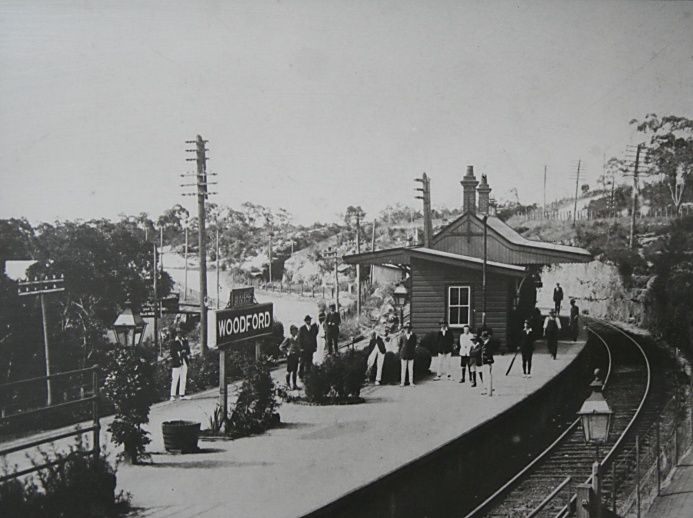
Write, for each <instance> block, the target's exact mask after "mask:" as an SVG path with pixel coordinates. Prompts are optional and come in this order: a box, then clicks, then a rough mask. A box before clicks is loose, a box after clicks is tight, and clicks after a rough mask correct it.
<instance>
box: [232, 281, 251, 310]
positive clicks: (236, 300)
mask: <svg viewBox="0 0 693 518" xmlns="http://www.w3.org/2000/svg"><path fill="white" fill-rule="evenodd" d="M250 304H255V288H253V287H252V286H251V287H248V288H236V289H233V290H231V293H230V294H229V303H228V304H227V305H226V308H227V309H229V308H238V307H241V306H248V305H250Z"/></svg>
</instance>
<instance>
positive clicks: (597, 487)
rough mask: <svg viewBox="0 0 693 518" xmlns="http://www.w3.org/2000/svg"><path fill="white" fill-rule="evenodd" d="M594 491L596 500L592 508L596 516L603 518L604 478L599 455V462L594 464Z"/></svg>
mask: <svg viewBox="0 0 693 518" xmlns="http://www.w3.org/2000/svg"><path fill="white" fill-rule="evenodd" d="M592 490H593V491H594V499H593V506H592V508H593V509H594V510H595V513H594V516H596V518H601V516H602V477H601V469H600V465H599V453H597V460H596V461H595V462H594V463H593V464H592Z"/></svg>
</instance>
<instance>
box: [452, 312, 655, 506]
mask: <svg viewBox="0 0 693 518" xmlns="http://www.w3.org/2000/svg"><path fill="white" fill-rule="evenodd" d="M589 319H591V320H594V321H595V322H598V323H602V324H604V325H607V326H609V327H610V328H613V329H615V330H616V331H618V332H619V333H621V334H622V335H624V336H626V337H627V338H628V339H629V340H630V341H631V342H633V343H634V344H635V345H636V346H637V348H638V349H639V351H640V353H641V355H642V357H643V359H644V363H645V367H646V373H647V381H646V384H645V389H644V392H643V397H642V398H641V400H640V403H639V404H638V407H637V409H636V410H635V413H634V414H633V416H632V418H631V419H630V421H629V423H628V425H627V426H626V428H625V429H624V431H623V432H622V434H621V435H620V436H619V438H618V439H617V441H616V442H615V443H614V445H613V446H612V447H611V448H610V449H609V451H608V453H607V454H606V455H605V456H604V457H603V459H602V461H601V462H600V466H601V467H603V466H604V465H605V464H606V463H607V462H609V461H611V459H612V458H613V456H614V455H615V452H616V450H617V449H618V448H620V446H621V444H622V443H623V441H625V438H626V436H627V435H628V432H629V431H630V430H631V428H632V427H633V426H634V424H635V422H636V420H637V419H638V417H639V416H640V413H641V410H642V408H643V406H644V404H645V402H646V400H647V398H648V396H649V394H650V386H651V376H652V371H651V366H650V363H649V359H648V358H647V354H646V353H645V351H644V349H643V348H642V346H640V344H638V343H637V342H636V341H635V340H634V339H633V338H632V337H631V336H629V335H628V334H627V333H625V332H624V331H623V330H621V329H620V328H618V327H617V326H614V325H613V324H610V323H609V322H606V321H603V320H602V319H598V318H595V317H589ZM588 330H589V332H591V333H592V334H593V335H594V336H595V337H596V338H597V339H598V340H599V341H600V342H601V343H602V344H603V346H604V349H605V351H606V353H607V356H608V360H607V361H608V368H607V374H606V376H605V379H604V387H607V386H608V382H609V381H610V379H611V375H612V370H613V369H612V367H613V359H612V354H611V350H610V348H609V345H608V344H607V343H606V341H605V340H604V338H603V337H602V336H601V335H600V334H599V333H598V332H597V331H596V330H594V329H592V328H589V327H588ZM579 422H580V420H579V419H576V420H575V421H573V422H572V423H571V424H570V425H569V426H568V428H567V429H566V430H565V431H564V432H563V433H562V434H561V435H560V436H559V437H558V438H557V439H556V440H555V441H554V442H553V443H552V444H551V445H549V446H548V447H547V448H546V449H545V450H544V451H543V452H542V453H540V454H539V455H538V456H537V457H536V458H535V459H534V460H533V461H532V462H530V463H529V464H528V465H527V466H525V468H523V469H522V470H521V471H520V472H518V473H517V474H516V475H515V476H514V477H513V478H512V479H510V480H509V481H508V482H507V483H505V484H504V485H503V486H502V487H501V488H500V489H498V490H497V491H496V492H495V493H494V494H493V495H491V496H490V497H489V498H487V499H486V500H485V501H484V502H482V503H481V504H480V505H478V506H477V507H476V508H475V509H474V510H472V511H471V512H470V513H468V514H467V515H466V516H465V518H476V517H477V516H480V513H481V512H483V511H486V510H488V509H489V508H490V507H491V506H492V505H493V504H494V502H496V501H497V500H499V499H500V498H501V495H503V494H505V493H506V492H507V491H508V490H509V489H510V488H511V487H512V486H514V485H515V484H517V483H518V482H519V481H520V480H521V479H523V478H525V477H526V476H527V475H528V474H529V472H530V471H532V470H533V469H534V468H535V467H536V466H537V465H538V464H539V463H541V462H542V461H543V460H546V458H547V457H548V456H550V455H551V454H552V453H553V451H554V450H555V449H556V448H557V447H558V446H559V445H560V444H562V443H563V442H565V440H566V439H567V438H568V437H569V436H570V434H571V433H574V432H575V430H576V428H577V427H578V425H579ZM591 481H592V476H589V477H588V479H587V481H586V482H587V483H591ZM553 496H555V495H553ZM575 500H576V495H573V497H572V498H571V499H570V502H569V504H567V505H566V506H564V507H563V508H562V509H561V510H560V511H559V512H558V513H557V514H556V516H557V517H558V516H563V515H565V513H566V512H568V511H569V508H570V507H571V506H572V505H573V504H574V502H575ZM540 505H545V503H544V502H542V504H540Z"/></svg>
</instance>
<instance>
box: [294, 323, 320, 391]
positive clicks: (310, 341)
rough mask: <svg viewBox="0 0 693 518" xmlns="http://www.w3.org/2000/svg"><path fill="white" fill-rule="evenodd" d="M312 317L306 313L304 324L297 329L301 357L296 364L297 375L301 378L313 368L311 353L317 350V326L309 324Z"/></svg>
mask: <svg viewBox="0 0 693 518" xmlns="http://www.w3.org/2000/svg"><path fill="white" fill-rule="evenodd" d="M312 320H313V319H312V318H311V317H310V315H306V317H305V318H304V319H303V321H304V322H305V324H304V325H302V326H301V328H300V329H299V330H298V345H299V347H300V349H301V357H300V360H299V366H298V377H299V378H300V379H303V378H304V376H305V375H306V374H310V371H311V370H312V368H313V354H314V353H315V351H317V350H318V326H317V325H316V324H311V321H312Z"/></svg>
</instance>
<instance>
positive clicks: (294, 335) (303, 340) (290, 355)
mask: <svg viewBox="0 0 693 518" xmlns="http://www.w3.org/2000/svg"><path fill="white" fill-rule="evenodd" d="M329 309H330V310H329V312H328V313H327V314H326V313H325V312H324V311H322V310H321V311H320V313H319V314H318V322H319V324H320V326H318V324H316V323H315V322H313V318H312V317H311V316H310V315H306V316H305V318H304V319H303V325H301V327H296V326H295V325H291V326H290V327H289V336H288V337H286V338H285V339H284V340H283V341H282V343H281V344H280V345H279V350H280V351H281V352H282V353H283V354H284V355H285V356H286V385H287V386H288V387H290V388H292V389H294V390H300V388H301V387H300V386H299V385H298V379H301V380H303V378H304V377H305V376H306V375H307V374H309V373H310V371H311V369H312V367H313V355H314V354H315V352H316V351H317V350H318V335H319V334H320V327H322V329H323V330H324V333H325V351H326V353H327V354H337V352H338V347H339V346H338V341H339V326H340V324H341V323H342V319H341V317H340V316H339V313H338V312H337V306H336V305H335V304H330V307H329ZM297 378H298V379H297Z"/></svg>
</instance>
